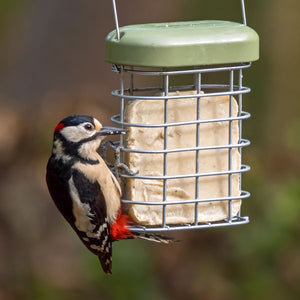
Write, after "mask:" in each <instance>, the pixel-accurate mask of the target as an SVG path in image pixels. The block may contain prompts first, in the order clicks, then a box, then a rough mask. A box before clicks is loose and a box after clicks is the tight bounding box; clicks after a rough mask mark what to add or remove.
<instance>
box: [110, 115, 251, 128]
mask: <svg viewBox="0 0 300 300" xmlns="http://www.w3.org/2000/svg"><path fill="white" fill-rule="evenodd" d="M250 117H251V115H250V113H248V112H246V111H242V112H241V115H240V116H236V117H228V118H219V119H207V120H193V121H182V122H172V123H159V124H141V123H128V122H122V121H119V120H118V119H120V114H117V115H114V116H112V117H111V118H110V119H111V121H112V122H114V123H116V124H118V125H121V126H126V127H143V128H159V127H171V126H182V125H193V124H203V123H214V122H227V121H237V120H245V119H249V118H250Z"/></svg>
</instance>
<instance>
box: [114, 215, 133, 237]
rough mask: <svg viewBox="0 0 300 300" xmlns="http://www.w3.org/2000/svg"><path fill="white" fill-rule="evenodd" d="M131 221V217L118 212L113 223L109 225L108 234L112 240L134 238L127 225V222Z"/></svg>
mask: <svg viewBox="0 0 300 300" xmlns="http://www.w3.org/2000/svg"><path fill="white" fill-rule="evenodd" d="M130 223H132V221H131V219H130V217H129V216H127V215H123V214H122V213H120V214H119V216H118V217H117V219H116V221H115V223H114V224H112V225H111V226H110V234H111V239H112V241H116V240H120V239H128V238H135V235H134V234H132V233H131V232H130V230H129V228H128V227H127V225H128V224H130Z"/></svg>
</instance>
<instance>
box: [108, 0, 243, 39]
mask: <svg viewBox="0 0 300 300" xmlns="http://www.w3.org/2000/svg"><path fill="white" fill-rule="evenodd" d="M112 5H113V11H114V19H115V26H116V33H117V40H120V27H119V20H118V12H117V5H116V1H115V0H112ZM241 9H242V20H243V24H244V25H245V26H246V25H247V19H246V9H245V1H244V0H241Z"/></svg>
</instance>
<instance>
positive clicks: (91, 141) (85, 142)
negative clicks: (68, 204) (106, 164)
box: [52, 115, 127, 159]
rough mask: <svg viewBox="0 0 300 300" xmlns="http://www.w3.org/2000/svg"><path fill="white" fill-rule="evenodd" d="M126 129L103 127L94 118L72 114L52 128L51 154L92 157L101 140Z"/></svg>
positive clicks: (121, 132)
mask: <svg viewBox="0 0 300 300" xmlns="http://www.w3.org/2000/svg"><path fill="white" fill-rule="evenodd" d="M126 132H127V130H125V129H121V128H114V127H103V126H102V124H101V123H100V122H99V121H98V120H97V119H95V118H93V117H90V116H85V115H72V116H69V117H66V118H64V119H63V120H61V121H60V122H59V123H58V124H57V126H56V127H55V129H54V140H53V150H52V153H53V154H57V155H67V156H76V155H79V156H81V157H82V158H84V159H93V157H94V156H95V154H96V151H97V149H98V148H99V146H100V143H101V141H102V140H103V139H104V138H105V137H106V136H107V135H112V134H124V133H126Z"/></svg>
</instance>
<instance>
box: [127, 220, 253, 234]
mask: <svg viewBox="0 0 300 300" xmlns="http://www.w3.org/2000/svg"><path fill="white" fill-rule="evenodd" d="M247 223H249V217H248V216H244V217H233V218H232V219H231V220H230V221H229V220H224V221H217V222H206V223H198V224H182V225H166V226H147V227H146V226H141V225H140V226H139V225H136V226H129V228H130V231H131V232H166V231H176V230H191V229H204V228H212V227H223V226H234V225H243V224H247Z"/></svg>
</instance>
